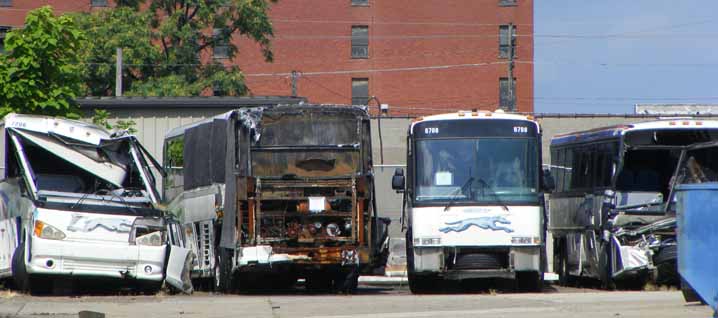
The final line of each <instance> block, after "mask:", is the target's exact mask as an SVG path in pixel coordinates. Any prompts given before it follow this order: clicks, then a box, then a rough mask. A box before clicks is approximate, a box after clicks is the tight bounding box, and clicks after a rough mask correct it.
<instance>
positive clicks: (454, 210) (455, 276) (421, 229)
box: [392, 110, 551, 293]
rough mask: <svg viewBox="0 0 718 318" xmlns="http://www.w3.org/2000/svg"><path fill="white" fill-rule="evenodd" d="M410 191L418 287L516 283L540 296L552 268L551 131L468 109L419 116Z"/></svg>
mask: <svg viewBox="0 0 718 318" xmlns="http://www.w3.org/2000/svg"><path fill="white" fill-rule="evenodd" d="M406 163H407V165H406V167H407V171H406V175H404V170H403V169H401V168H398V169H396V171H395V174H394V177H393V178H392V188H394V189H395V190H397V191H398V192H401V193H403V213H402V219H403V223H402V224H403V225H404V229H405V233H406V255H407V272H408V278H409V287H410V289H411V291H412V292H413V293H425V292H431V291H432V290H435V289H436V288H438V286H439V285H440V282H441V281H443V280H466V279H478V278H503V279H513V280H514V282H515V284H516V287H518V288H520V289H523V290H535V291H539V290H541V288H542V284H543V273H544V269H545V263H546V262H545V248H544V244H545V243H544V242H545V238H544V233H545V226H544V220H545V208H544V196H543V193H544V191H543V189H546V188H549V189H550V187H551V178H550V176H549V175H546V176H544V173H543V171H542V170H541V128H540V126H539V124H538V123H537V122H536V121H535V120H533V118H532V117H530V116H524V115H518V114H509V113H504V112H503V111H501V110H498V111H496V112H488V111H460V112H458V113H449V114H441V115H434V116H428V117H423V118H418V119H416V120H415V121H414V122H412V123H411V125H410V127H409V131H408V137H407V159H406Z"/></svg>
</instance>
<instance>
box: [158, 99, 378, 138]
mask: <svg viewBox="0 0 718 318" xmlns="http://www.w3.org/2000/svg"><path fill="white" fill-rule="evenodd" d="M242 109H246V110H253V111H256V112H260V113H261V112H266V111H269V112H271V111H275V110H276V111H284V110H303V109H312V110H335V111H342V112H353V113H356V114H357V115H359V116H366V117H367V118H368V116H369V115H368V113H367V110H366V107H365V106H351V105H334V104H300V105H294V104H282V105H269V106H266V107H251V108H250V107H247V108H242ZM239 111H240V109H235V110H231V111H228V112H225V113H222V114H219V115H216V116H214V117H210V118H207V119H203V120H200V121H196V122H193V123H190V124H187V125H184V126H180V127H177V128H174V129H172V130H170V131H169V132H167V134H165V139H169V138H174V137H177V136H180V135H183V134H184V133H185V131H187V129H190V128H192V127H196V126H199V125H202V124H204V123H208V122H211V121H214V120H215V119H220V120H228V119H229V118H230V117H231V116H232V115H233V114H234V113H236V112H239Z"/></svg>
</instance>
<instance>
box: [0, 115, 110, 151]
mask: <svg viewBox="0 0 718 318" xmlns="http://www.w3.org/2000/svg"><path fill="white" fill-rule="evenodd" d="M2 125H3V126H4V127H3V129H7V128H13V129H19V130H24V131H32V132H36V133H41V134H50V133H52V134H55V135H60V136H63V137H66V138H70V139H74V140H77V141H81V142H86V143H89V144H93V145H99V144H100V140H102V139H111V138H112V136H111V134H110V132H109V131H107V130H105V129H103V128H102V127H99V126H97V125H93V124H90V123H86V122H84V121H79V120H72V119H67V118H61V117H51V116H39V115H25V114H15V113H10V114H7V115H6V116H5V117H4V118H3V121H2Z"/></svg>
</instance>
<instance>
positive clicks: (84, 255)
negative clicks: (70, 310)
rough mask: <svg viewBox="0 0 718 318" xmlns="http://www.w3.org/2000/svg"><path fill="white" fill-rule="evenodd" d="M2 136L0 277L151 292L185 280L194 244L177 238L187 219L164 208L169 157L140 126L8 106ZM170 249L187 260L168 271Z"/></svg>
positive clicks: (28, 286)
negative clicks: (161, 160)
mask: <svg viewBox="0 0 718 318" xmlns="http://www.w3.org/2000/svg"><path fill="white" fill-rule="evenodd" d="M0 146H1V147H2V152H0V154H1V155H2V158H1V159H2V162H3V163H4V171H3V174H2V176H3V179H2V181H0V198H1V200H0V279H8V280H11V282H14V286H15V287H17V288H18V289H20V290H23V291H30V292H33V293H35V292H39V293H45V292H52V291H53V290H56V289H57V288H61V289H62V290H67V288H68V287H67V286H68V285H67V284H70V285H69V286H72V284H75V283H76V282H83V283H86V282H96V281H101V280H107V281H112V282H117V283H120V284H121V286H125V287H132V288H136V289H138V290H141V291H145V292H152V291H156V290H158V289H159V288H160V287H161V286H162V284H163V282H164V281H165V279H167V282H169V283H170V284H173V285H175V286H177V287H178V288H182V289H184V290H186V286H185V284H186V283H188V282H189V281H188V280H185V284H183V283H182V281H181V278H182V277H181V276H182V272H181V270H182V267H184V264H185V263H187V260H186V257H189V256H190V255H189V254H188V253H189V250H187V249H182V248H180V247H178V246H172V247H170V245H169V244H168V242H169V241H170V239H171V237H173V236H174V237H176V235H177V234H181V233H180V232H179V231H178V230H179V226H178V225H179V223H177V222H174V224H175V225H176V226H174V227H173V226H171V223H172V222H170V221H168V220H167V219H166V218H165V216H164V213H163V212H162V210H160V209H159V208H158V204H159V203H160V202H159V200H160V197H159V195H160V194H159V193H158V191H157V189H156V188H155V186H156V184H157V180H156V179H155V176H154V175H153V172H152V168H153V167H157V168H158V167H160V166H159V164H157V163H156V161H155V160H154V159H153V158H152V156H150V154H149V153H148V152H147V151H146V150H145V149H144V148H143V147H142V145H141V144H140V143H139V142H138V141H137V139H136V138H135V137H134V136H131V135H128V134H126V133H121V134H118V135H111V134H110V133H109V132H107V131H106V130H104V129H102V128H100V127H97V126H95V125H91V124H87V123H84V122H81V121H75V120H68V119H63V118H54V117H44V116H32V115H20V114H9V115H7V116H5V118H4V119H3V122H2V126H1V127H0ZM172 229H174V230H175V233H171V231H172ZM170 254H173V255H172V256H171V255H170ZM180 258H181V260H179V261H177V259H180ZM168 259H172V260H173V261H170V262H174V263H177V262H179V264H174V265H175V266H178V267H176V268H175V269H171V270H169V271H168V266H167V260H168ZM177 270H178V271H177Z"/></svg>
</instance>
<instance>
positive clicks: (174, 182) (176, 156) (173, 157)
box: [163, 135, 184, 200]
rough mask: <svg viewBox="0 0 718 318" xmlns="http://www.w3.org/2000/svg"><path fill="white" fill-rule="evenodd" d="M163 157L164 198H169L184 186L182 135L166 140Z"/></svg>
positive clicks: (179, 191)
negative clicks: (164, 173) (164, 174)
mask: <svg viewBox="0 0 718 318" xmlns="http://www.w3.org/2000/svg"><path fill="white" fill-rule="evenodd" d="M163 159H164V160H163V161H164V168H165V171H166V172H167V178H165V180H164V182H163V183H164V189H165V199H167V200H171V199H172V198H174V197H175V196H176V195H178V194H179V193H181V192H182V188H183V186H184V174H183V171H184V169H183V167H184V135H180V136H178V137H176V138H173V139H170V140H167V141H166V143H165V153H164V158H163Z"/></svg>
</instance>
